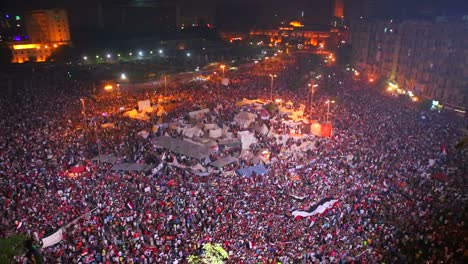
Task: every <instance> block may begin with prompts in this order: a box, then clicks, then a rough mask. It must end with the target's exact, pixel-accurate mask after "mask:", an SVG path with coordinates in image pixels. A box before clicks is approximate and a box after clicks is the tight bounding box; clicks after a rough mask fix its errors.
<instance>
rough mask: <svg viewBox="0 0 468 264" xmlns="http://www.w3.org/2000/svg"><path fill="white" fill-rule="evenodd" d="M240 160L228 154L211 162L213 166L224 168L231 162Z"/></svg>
mask: <svg viewBox="0 0 468 264" xmlns="http://www.w3.org/2000/svg"><path fill="white" fill-rule="evenodd" d="M237 161H239V159H238V158H235V157H232V156H228V157H225V158H221V159H217V160H216V161H213V162H211V163H210V165H211V166H213V167H216V168H222V167H224V166H226V165H228V164H231V163H234V162H237Z"/></svg>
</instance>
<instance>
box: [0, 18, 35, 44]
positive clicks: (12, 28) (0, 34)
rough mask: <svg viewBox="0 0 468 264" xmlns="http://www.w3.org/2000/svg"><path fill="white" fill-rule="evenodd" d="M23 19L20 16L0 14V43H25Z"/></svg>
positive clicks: (27, 38)
mask: <svg viewBox="0 0 468 264" xmlns="http://www.w3.org/2000/svg"><path fill="white" fill-rule="evenodd" d="M27 40H29V36H28V35H27V34H26V27H25V25H24V17H23V15H22V14H13V13H2V14H0V41H5V42H10V41H27Z"/></svg>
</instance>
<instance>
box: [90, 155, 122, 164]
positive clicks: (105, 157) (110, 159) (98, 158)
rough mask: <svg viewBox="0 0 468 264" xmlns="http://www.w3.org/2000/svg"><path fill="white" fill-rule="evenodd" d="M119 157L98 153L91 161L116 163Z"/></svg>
mask: <svg viewBox="0 0 468 264" xmlns="http://www.w3.org/2000/svg"><path fill="white" fill-rule="evenodd" d="M119 159H120V158H119V157H114V156H112V155H99V156H96V157H94V158H92V159H91V161H96V162H97V161H99V162H102V163H109V164H114V163H116V162H117V161H118V160H119Z"/></svg>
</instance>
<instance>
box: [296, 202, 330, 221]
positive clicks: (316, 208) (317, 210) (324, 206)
mask: <svg viewBox="0 0 468 264" xmlns="http://www.w3.org/2000/svg"><path fill="white" fill-rule="evenodd" d="M337 203H338V200H337V199H334V198H324V199H322V200H320V201H318V202H317V203H315V204H314V205H312V206H311V207H310V208H309V209H308V210H304V211H301V210H295V211H293V212H292V215H293V216H294V217H299V218H300V217H310V216H315V215H322V214H324V213H325V212H326V211H327V210H328V209H331V208H333V206H335V204H337Z"/></svg>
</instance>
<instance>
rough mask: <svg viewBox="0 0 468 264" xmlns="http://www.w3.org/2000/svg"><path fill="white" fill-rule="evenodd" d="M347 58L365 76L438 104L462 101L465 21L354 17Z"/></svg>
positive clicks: (467, 96) (465, 95) (467, 72)
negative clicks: (385, 81) (391, 83)
mask: <svg viewBox="0 0 468 264" xmlns="http://www.w3.org/2000/svg"><path fill="white" fill-rule="evenodd" d="M350 40H351V45H352V47H353V49H352V62H353V65H354V67H355V68H356V69H358V70H359V71H360V72H362V73H363V76H368V77H369V78H371V76H372V78H374V79H375V78H380V79H382V78H383V79H387V80H392V81H394V82H396V83H397V84H398V85H399V86H400V87H401V88H402V89H404V90H407V91H411V92H413V93H415V94H417V95H419V96H420V97H423V98H428V99H435V100H439V101H441V102H442V103H443V104H445V105H448V106H452V107H456V108H464V109H466V108H467V105H468V102H467V101H468V67H467V66H468V48H467V47H468V21H465V20H462V19H458V20H455V21H454V20H450V21H449V20H447V19H440V20H437V21H401V22H396V21H393V20H385V21H382V20H374V21H371V20H362V19H359V20H355V21H353V23H352V24H351V36H350Z"/></svg>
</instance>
